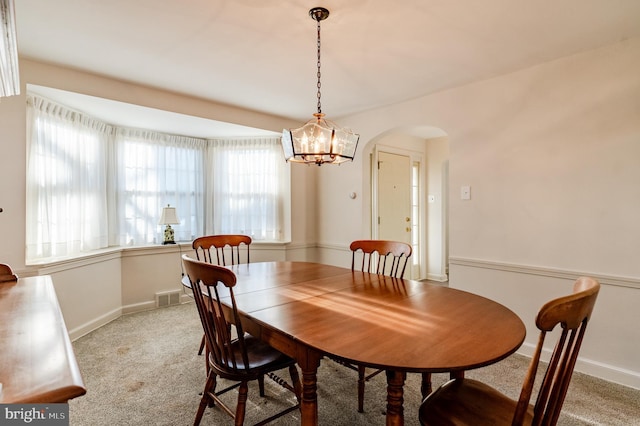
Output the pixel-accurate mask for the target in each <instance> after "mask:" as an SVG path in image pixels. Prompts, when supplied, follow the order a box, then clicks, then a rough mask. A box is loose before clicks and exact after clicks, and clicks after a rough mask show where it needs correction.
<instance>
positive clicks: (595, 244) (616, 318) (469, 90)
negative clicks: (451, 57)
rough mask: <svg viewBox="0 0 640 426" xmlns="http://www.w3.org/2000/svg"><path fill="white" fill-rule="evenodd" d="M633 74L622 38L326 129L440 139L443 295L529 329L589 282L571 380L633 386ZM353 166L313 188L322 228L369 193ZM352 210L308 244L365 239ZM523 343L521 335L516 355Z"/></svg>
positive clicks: (636, 91) (638, 270)
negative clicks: (550, 302) (445, 149)
mask: <svg viewBox="0 0 640 426" xmlns="http://www.w3.org/2000/svg"><path fill="white" fill-rule="evenodd" d="M639 69H640V38H634V39H628V40H625V41H623V42H620V43H618V44H615V45H611V46H608V47H604V48H601V49H598V50H594V51H589V52H584V53H582V54H578V55H574V56H571V57H567V58H563V59H560V60H556V61H552V62H548V63H545V64H541V65H538V66H535V67H532V68H528V69H525V70H521V71H519V72H516V73H512V74H509V75H504V76H500V77H496V78H493V79H490V80H486V81H483V82H478V83H475V84H470V85H467V86H463V87H459V88H455V89H451V90H447V91H443V92H440V93H436V94H433V95H430V96H426V97H422V98H418V99H414V100H411V101H408V102H404V103H401V104H397V105H392V106H388V107H386V108H379V109H375V110H372V111H368V112H365V113H362V114H357V115H353V116H350V117H343V118H341V119H339V120H337V121H338V122H340V123H341V125H343V126H347V127H350V128H352V129H356V130H357V131H359V132H360V134H361V143H362V144H366V143H367V142H368V141H370V140H373V139H374V138H376V137H377V135H380V134H383V133H384V132H385V131H386V130H387V129H389V128H395V127H398V126H415V125H429V126H434V127H438V128H440V129H442V130H443V131H444V132H446V134H447V135H448V136H449V147H450V163H449V165H450V190H449V197H450V216H449V218H448V219H449V235H450V256H451V259H450V260H451V264H450V285H451V286H453V287H458V288H462V289H469V290H471V291H474V292H477V293H481V294H483V295H486V296H488V297H490V298H494V299H497V300H500V301H502V302H503V303H504V304H505V305H507V306H509V307H510V308H511V309H513V310H514V311H515V312H516V313H518V314H519V315H520V316H521V317H522V318H523V320H524V321H525V322H526V323H527V324H532V323H533V321H534V313H535V312H536V311H537V309H538V308H539V307H540V305H541V302H542V301H545V300H547V299H550V298H552V297H555V296H556V295H558V294H562V293H566V292H569V291H570V288H571V281H572V280H573V279H574V278H575V277H576V276H578V275H583V274H584V275H592V276H595V277H596V278H598V279H600V280H601V282H602V283H603V284H604V288H603V290H602V292H601V295H600V298H599V301H598V303H597V304H596V308H595V311H594V316H593V323H592V324H591V326H590V329H589V331H588V333H587V336H586V340H585V343H584V347H583V352H582V355H583V357H582V359H581V363H580V365H579V367H578V369H581V370H582V371H587V372H590V373H592V374H595V375H598V376H600V377H604V378H608V379H611V380H614V381H617V382H621V383H624V384H627V385H630V386H633V387H636V388H640V345H639V344H638V343H637V342H640V328H638V324H639V323H640V309H638V307H639V306H640V243H639V242H640V220H638V218H640V185H639V183H640V166H639V165H638V164H639V160H640V73H639V72H638V70H639ZM357 160H358V161H357V162H356V163H354V164H352V165H348V168H344V169H342V167H341V170H339V171H338V172H334V171H333V170H332V171H331V172H329V171H328V170H327V172H326V175H324V174H323V175H322V176H321V177H320V180H321V181H322V182H323V183H324V185H322V186H321V187H320V194H319V195H320V200H319V205H320V213H319V214H320V216H321V217H324V216H325V215H327V216H332V215H334V214H335V212H332V211H331V210H330V208H331V206H332V205H334V204H335V203H338V202H339V201H338V200H339V198H341V197H342V195H343V194H342V193H343V192H345V191H346V190H347V189H346V188H345V185H344V184H342V185H341V182H346V181H351V180H352V181H356V180H357V179H359V178H362V187H363V188H367V187H368V185H369V170H368V165H367V161H368V159H367V158H363V157H359V158H357ZM462 185H470V186H471V200H470V201H462V200H461V199H460V187H461V186H462ZM365 193H366V192H365ZM360 200H361V201H360V202H358V203H347V204H346V205H345V208H343V209H341V214H342V216H343V219H342V220H341V221H337V222H336V223H334V224H333V226H331V227H329V224H328V223H326V222H324V221H323V222H322V224H323V229H322V230H321V232H320V233H319V240H320V241H327V242H330V243H331V245H334V246H336V247H339V246H344V245H346V244H348V241H349V240H350V239H351V238H353V237H355V236H360V235H366V234H367V233H368V229H367V223H368V222H367V220H368V219H367V216H368V214H369V211H368V205H367V200H364V197H363V198H361V199H360ZM358 217H359V218H360V220H359V221H358V220H357V218H358ZM358 225H360V232H357V231H356V230H355V229H354V227H357V226H358ZM514 271H515V272H514ZM535 339H536V337H535V335H534V333H533V331H530V333H529V334H528V336H527V341H526V343H527V345H531V344H532V343H534V342H535ZM527 345H525V346H524V347H523V352H526V350H527V347H528V346H527Z"/></svg>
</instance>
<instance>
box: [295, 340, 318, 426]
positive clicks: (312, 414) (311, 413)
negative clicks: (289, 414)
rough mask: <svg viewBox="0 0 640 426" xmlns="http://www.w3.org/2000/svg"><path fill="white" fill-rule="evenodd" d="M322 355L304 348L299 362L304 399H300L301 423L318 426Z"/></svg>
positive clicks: (300, 353)
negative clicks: (319, 377) (318, 387)
mask: <svg viewBox="0 0 640 426" xmlns="http://www.w3.org/2000/svg"><path fill="white" fill-rule="evenodd" d="M321 358H322V356H321V355H320V354H318V353H317V352H315V351H311V350H308V349H306V350H302V351H300V352H299V353H298V357H297V362H298V366H299V367H300V369H301V370H302V401H300V423H301V424H302V425H305V426H306V425H311V426H316V425H317V424H318V395H317V393H316V389H317V381H318V367H319V366H320V360H321Z"/></svg>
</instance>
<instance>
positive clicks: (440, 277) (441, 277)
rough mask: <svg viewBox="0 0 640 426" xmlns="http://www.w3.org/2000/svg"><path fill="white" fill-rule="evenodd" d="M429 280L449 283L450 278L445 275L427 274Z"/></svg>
mask: <svg viewBox="0 0 640 426" xmlns="http://www.w3.org/2000/svg"><path fill="white" fill-rule="evenodd" d="M427 279H428V280H431V281H439V282H442V283H443V282H445V281H449V277H448V276H447V275H446V274H445V275H436V274H427Z"/></svg>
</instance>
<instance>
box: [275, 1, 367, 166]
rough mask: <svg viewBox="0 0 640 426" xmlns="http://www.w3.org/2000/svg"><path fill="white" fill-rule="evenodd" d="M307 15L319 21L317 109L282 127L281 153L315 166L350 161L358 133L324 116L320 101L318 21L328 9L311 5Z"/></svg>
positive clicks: (327, 15) (353, 153) (292, 159)
mask: <svg viewBox="0 0 640 426" xmlns="http://www.w3.org/2000/svg"><path fill="white" fill-rule="evenodd" d="M309 16H311V18H312V19H313V20H315V21H316V22H317V23H318V25H317V26H318V43H317V46H318V63H317V65H318V73H317V76H318V83H317V87H318V94H317V96H318V112H316V113H314V114H313V117H314V118H312V119H311V120H309V121H307V122H306V123H305V124H304V125H303V126H302V127H300V128H297V129H288V130H287V129H284V130H283V131H282V149H283V150H284V157H285V160H287V161H291V162H293V163H304V164H317V165H318V166H321V165H323V164H324V163H329V164H341V163H344V162H345V161H353V158H354V156H355V154H356V148H357V146H358V139H360V136H359V135H357V134H355V133H353V132H352V131H351V130H350V129H345V128H341V127H339V126H338V125H336V124H335V123H334V122H332V121H329V120H327V119H325V118H324V114H323V113H322V105H321V102H320V98H321V93H320V87H321V82H320V76H321V74H320V22H321V21H324V20H325V19H327V18H328V17H329V11H328V10H327V9H325V8H324V7H314V8H312V9H311V10H309Z"/></svg>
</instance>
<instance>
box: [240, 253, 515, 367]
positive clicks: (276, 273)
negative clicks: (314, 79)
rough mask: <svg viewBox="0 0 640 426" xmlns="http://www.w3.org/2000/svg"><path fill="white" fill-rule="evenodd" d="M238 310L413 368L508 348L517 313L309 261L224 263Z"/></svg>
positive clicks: (338, 351) (315, 343)
mask: <svg viewBox="0 0 640 426" xmlns="http://www.w3.org/2000/svg"><path fill="white" fill-rule="evenodd" d="M230 269H232V270H233V271H234V272H235V273H236V276H237V279H238V284H237V285H236V288H235V290H234V291H235V294H236V300H237V303H238V306H239V308H240V309H241V310H242V311H244V312H245V313H246V314H247V315H249V316H251V317H252V318H254V319H255V320H258V321H261V322H263V323H264V324H268V325H269V326H270V327H273V328H274V329H278V330H279V331H281V332H283V333H286V334H288V335H290V336H293V337H295V339H296V340H299V341H300V342H302V343H304V344H305V345H308V346H310V347H312V348H315V349H317V350H318V351H321V352H323V353H326V354H331V355H334V356H338V357H341V358H344V359H346V360H350V361H354V362H357V363H361V364H366V365H369V366H372V367H380V368H385V369H395V370H403V371H416V372H450V371H456V370H469V369H473V368H477V367H481V366H484V365H488V364H491V363H494V362H496V361H498V360H500V359H503V358H504V357H506V356H508V355H510V354H512V353H513V352H515V351H516V350H517V349H518V348H519V347H520V345H521V344H522V342H523V341H524V337H525V326H524V324H523V322H522V321H521V320H520V318H519V317H518V316H517V315H516V314H515V313H514V312H512V311H511V310H509V309H508V308H506V307H505V306H503V305H501V304H499V303H497V302H495V301H492V300H489V299H487V298H484V297H481V296H478V295H475V294H472V293H468V292H464V291H460V290H456V289H451V288H448V287H446V286H441V285H435V284H429V283H425V282H418V281H411V280H402V279H394V278H390V277H385V276H381V275H376V274H369V273H362V272H352V271H351V270H350V269H346V268H340V267H335V266H329V265H322V264H317V263H308V262H266V263H253V264H248V265H236V266H233V267H230Z"/></svg>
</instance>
